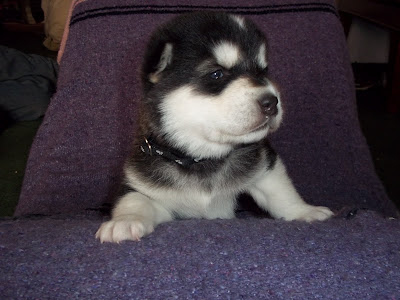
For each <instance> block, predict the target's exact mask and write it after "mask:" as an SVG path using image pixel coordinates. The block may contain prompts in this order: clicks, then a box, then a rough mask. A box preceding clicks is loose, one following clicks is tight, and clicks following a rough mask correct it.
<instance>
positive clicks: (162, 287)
mask: <svg viewBox="0 0 400 300" xmlns="http://www.w3.org/2000/svg"><path fill="white" fill-rule="evenodd" d="M197 2H200V1H195V0H187V1H185V5H181V6H177V3H182V2H180V1H169V2H168V5H164V4H161V3H164V1H156V0H150V1H146V2H145V5H143V6H141V7H139V6H138V5H139V4H138V1H134V0H113V1H109V0H97V1H85V2H82V3H81V4H79V5H77V7H76V9H75V11H74V12H73V14H72V19H71V27H70V32H69V37H68V41H67V44H66V49H65V53H64V56H63V58H62V61H61V66H60V74H59V82H58V90H57V93H56V95H55V96H54V97H53V99H52V103H51V105H50V108H49V110H48V112H47V115H46V118H45V120H44V122H43V125H42V126H41V128H40V130H39V132H38V134H37V137H36V139H35V142H34V145H33V147H32V150H31V154H30V158H29V163H28V167H27V171H26V175H25V180H24V186H23V191H22V195H21V199H20V202H19V205H18V208H17V211H16V216H23V215H29V214H50V215H53V216H47V217H29V218H25V217H19V218H16V219H15V220H13V219H4V220H2V221H0V253H1V254H0V266H1V270H2V272H0V298H1V299H32V298H40V299H47V298H48V299H170V298H179V299H192V298H193V299H218V298H221V299H242V298H247V299H264V298H270V299H399V298H400V252H399V249H400V222H399V221H398V220H395V219H389V218H387V217H382V216H381V213H383V214H385V215H387V216H389V215H392V216H396V215H397V212H396V209H395V208H394V206H393V204H392V203H391V202H390V200H389V199H388V198H387V196H386V193H385V191H384V189H383V187H382V185H381V183H380V181H379V180H378V178H377V176H376V174H375V172H374V169H373V165H372V162H371V158H370V154H369V151H368V148H367V145H366V142H365V139H364V137H363V135H362V134H361V132H360V128H359V124H358V119H357V113H356V104H355V95H354V88H353V78H352V74H351V68H350V64H349V60H348V55H347V50H346V44H345V39H344V34H343V30H342V27H341V25H340V22H339V19H338V17H337V15H336V12H335V10H334V8H333V1H328V0H326V1H325V0H320V1H318V0H317V1H310V2H304V3H302V2H300V1H294V0H271V1H269V2H268V4H265V2H266V1H261V0H248V1H246V5H245V6H246V7H242V8H238V9H237V8H235V7H238V6H243V4H242V3H243V1H239V0H236V1H229V2H228V1H223V0H213V1H211V0H209V1H201V5H210V6H212V7H213V8H214V9H222V8H221V6H225V9H226V10H228V11H233V12H237V13H241V14H246V15H248V16H249V17H250V18H252V19H253V20H254V21H255V22H256V23H257V24H259V26H260V27H261V28H262V29H263V30H264V31H265V33H266V34H267V35H268V37H269V41H270V45H269V50H270V55H269V57H270V64H269V66H270V71H271V74H272V76H273V77H274V79H275V81H276V82H277V83H278V85H280V86H281V93H282V96H283V101H284V107H285V116H284V123H283V126H282V127H281V128H280V130H279V131H278V132H277V133H275V134H274V135H273V136H272V142H273V145H274V146H275V148H276V149H277V151H278V152H279V153H280V154H281V156H282V158H283V160H284V161H285V163H286V165H287V167H288V171H289V173H290V175H291V177H292V179H293V181H294V183H295V184H296V186H297V187H298V189H299V192H300V193H301V194H302V195H303V197H304V198H305V199H306V200H307V201H308V202H310V203H313V204H319V205H327V206H329V207H331V208H332V209H335V210H338V211H341V212H345V211H346V210H348V209H349V208H366V209H368V210H375V211H377V212H379V213H377V212H371V211H368V210H367V211H364V210H361V211H359V213H358V214H357V215H356V216H355V217H354V218H351V219H345V218H343V217H342V216H341V215H340V214H339V215H340V216H339V217H337V218H334V219H332V220H329V221H327V222H323V223H314V224H305V223H299V222H292V223H287V222H283V221H280V220H271V219H260V218H254V217H249V216H247V217H246V218H242V219H233V220H213V221H207V220H185V221H175V222H170V223H166V224H162V225H161V226H159V228H157V229H156V231H155V232H154V233H153V234H151V235H150V236H148V237H145V238H143V239H142V241H141V242H137V243H135V242H126V243H123V244H121V245H116V244H103V245H101V244H100V243H99V242H98V241H96V240H95V239H94V233H95V232H96V230H97V228H98V226H99V225H100V222H101V219H100V217H99V216H97V215H96V214H95V213H93V214H92V213H90V214H89V213H88V212H86V213H85V212H84V211H85V209H87V208H97V207H99V206H100V205H101V204H102V203H104V202H107V201H110V199H111V198H112V195H113V194H114V192H115V187H116V186H117V181H118V177H119V174H120V169H121V164H122V163H123V161H124V158H125V156H126V155H127V153H128V151H129V145H130V142H131V140H132V137H133V136H134V134H135V119H136V110H135V107H136V103H137V102H136V101H138V99H140V84H139V81H138V68H139V65H140V62H141V56H142V54H143V51H144V48H145V42H146V40H147V38H148V37H149V34H150V32H151V31H152V30H153V29H154V28H155V27H156V26H158V25H159V24H161V23H162V22H163V21H166V20H167V19H169V18H171V17H172V15H173V13H175V12H183V11H186V10H191V9H194V8H195V7H193V6H191V5H198V4H197ZM311 2H312V3H311ZM143 3H144V1H143ZM156 5H158V6H156ZM162 5H164V6H162ZM226 7H228V8H226ZM344 215H346V214H344Z"/></svg>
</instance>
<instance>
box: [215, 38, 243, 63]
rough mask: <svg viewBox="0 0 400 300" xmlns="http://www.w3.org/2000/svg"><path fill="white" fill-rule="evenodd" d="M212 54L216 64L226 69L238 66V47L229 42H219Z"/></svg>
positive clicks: (239, 57) (239, 56)
mask: <svg viewBox="0 0 400 300" xmlns="http://www.w3.org/2000/svg"><path fill="white" fill-rule="evenodd" d="M213 54H214V57H215V60H216V61H217V63H218V64H219V65H220V66H222V67H224V68H226V69H230V68H232V67H233V66H235V65H236V64H238V63H239V62H240V59H241V55H240V49H239V47H238V46H236V45H234V44H232V43H231V42H221V43H219V44H217V45H216V46H215V48H214V51H213Z"/></svg>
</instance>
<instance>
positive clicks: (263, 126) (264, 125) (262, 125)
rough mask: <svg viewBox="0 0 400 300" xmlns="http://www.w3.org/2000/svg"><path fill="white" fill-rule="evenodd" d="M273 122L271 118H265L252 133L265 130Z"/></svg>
mask: <svg viewBox="0 0 400 300" xmlns="http://www.w3.org/2000/svg"><path fill="white" fill-rule="evenodd" d="M270 121H271V117H265V118H264V119H263V120H262V122H261V123H260V124H259V125H257V126H256V127H255V128H253V129H252V130H251V131H250V132H256V131H260V130H264V129H266V128H267V127H268V125H269V122H270Z"/></svg>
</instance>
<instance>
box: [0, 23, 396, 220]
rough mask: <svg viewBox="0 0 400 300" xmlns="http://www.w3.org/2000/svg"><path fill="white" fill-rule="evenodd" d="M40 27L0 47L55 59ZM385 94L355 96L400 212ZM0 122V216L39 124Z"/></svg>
mask: <svg viewBox="0 0 400 300" xmlns="http://www.w3.org/2000/svg"><path fill="white" fill-rule="evenodd" d="M43 38H44V35H43V33H42V32H41V30H40V27H38V26H36V25H35V27H32V26H30V25H19V24H15V25H11V26H10V25H8V26H2V27H0V44H1V45H4V46H8V47H11V48H15V49H18V50H21V51H23V52H26V53H34V54H40V55H44V56H48V57H52V58H55V57H56V53H55V52H52V51H49V50H47V49H46V48H44V46H42V40H43ZM382 71H383V70H382V66H379V67H377V66H373V65H372V66H365V65H364V66H360V65H355V66H354V73H355V77H356V81H360V80H361V81H365V80H367V81H373V82H379V81H380V78H381V74H382ZM385 99H386V97H385V91H384V89H383V88H382V86H380V85H379V84H377V85H376V86H374V87H372V88H369V89H367V90H364V91H358V92H357V101H358V106H359V118H360V123H361V127H362V129H363V132H364V134H365V136H366V138H367V141H368V144H369V146H370V149H371V153H372V156H373V159H374V162H375V167H376V171H377V173H378V175H379V177H380V178H381V180H382V181H383V184H384V185H385V187H386V189H387V192H388V194H389V197H390V198H391V199H392V200H393V201H394V202H395V203H396V204H397V206H398V207H399V208H400V185H399V182H400V175H399V173H398V170H399V169H400V156H399V155H398V153H400V135H399V132H400V115H399V114H397V115H393V114H389V113H387V112H386V110H385ZM1 121H3V122H0V123H1V124H0V216H2V215H11V214H12V213H13V210H14V207H15V205H16V202H17V201H18V195H19V191H20V188H21V183H22V178H23V174H24V167H25V163H26V160H27V157H28V153H29V148H30V145H31V142H32V140H33V138H34V136H35V133H36V130H37V128H38V127H39V125H40V120H38V121H33V122H23V123H18V124H7V127H6V128H5V129H4V123H5V122H4V118H3V119H2V120H1Z"/></svg>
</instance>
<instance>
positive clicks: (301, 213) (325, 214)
mask: <svg viewBox="0 0 400 300" xmlns="http://www.w3.org/2000/svg"><path fill="white" fill-rule="evenodd" d="M332 216H333V212H332V211H331V210H330V209H329V208H327V207H324V206H312V205H308V204H307V205H305V206H302V207H301V208H299V209H298V210H297V211H296V214H295V215H294V216H293V217H291V218H289V219H287V220H288V221H292V220H298V221H305V222H313V221H324V220H326V219H329V218H330V217H332Z"/></svg>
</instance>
